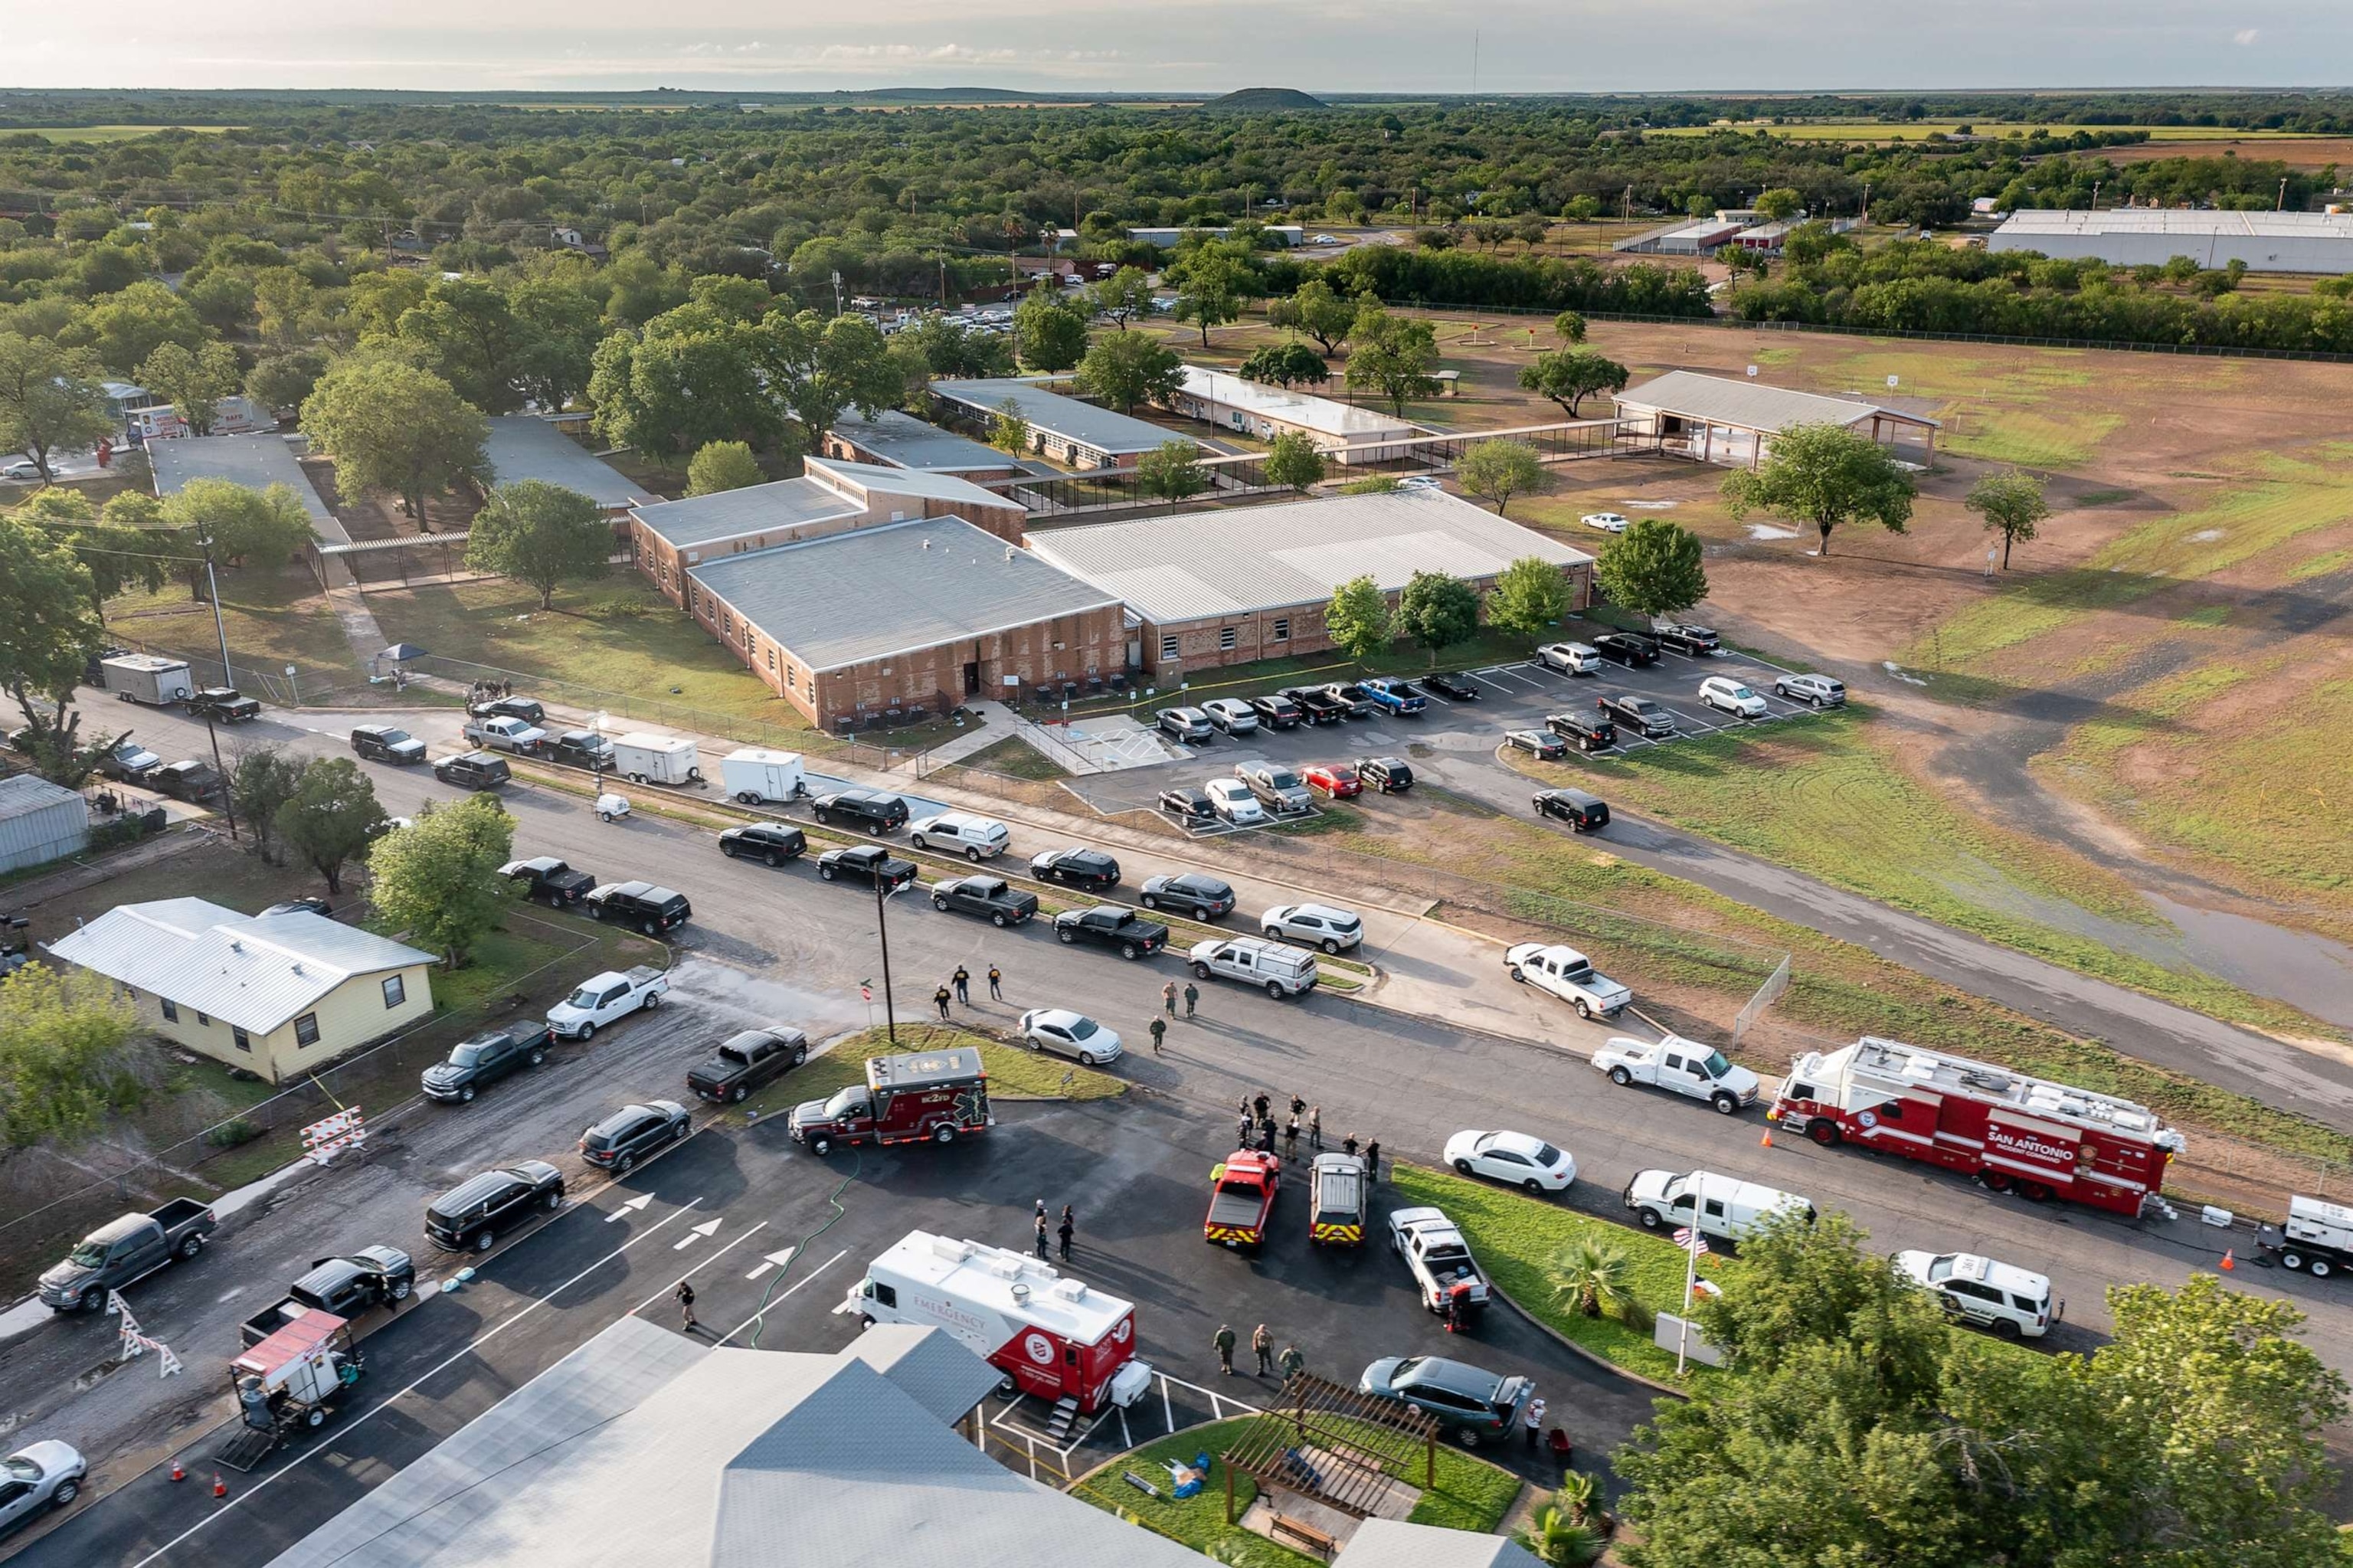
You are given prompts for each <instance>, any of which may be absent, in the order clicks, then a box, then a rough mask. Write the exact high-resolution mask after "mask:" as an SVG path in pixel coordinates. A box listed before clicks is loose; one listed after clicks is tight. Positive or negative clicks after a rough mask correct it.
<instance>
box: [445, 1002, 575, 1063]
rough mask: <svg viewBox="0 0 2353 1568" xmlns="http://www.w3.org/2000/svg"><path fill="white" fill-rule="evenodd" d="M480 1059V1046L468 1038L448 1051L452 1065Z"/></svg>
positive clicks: (474, 1061) (475, 1061)
mask: <svg viewBox="0 0 2353 1568" xmlns="http://www.w3.org/2000/svg"><path fill="white" fill-rule="evenodd" d="M575 994H577V993H575ZM481 1059H482V1047H480V1045H477V1044H474V1043H473V1042H472V1041H470V1040H469V1041H468V1042H466V1044H463V1045H460V1046H459V1047H458V1048H457V1049H456V1050H455V1051H452V1052H450V1053H449V1065H451V1066H453V1067H470V1066H473V1065H475V1064H477V1063H479V1062H480V1061H481Z"/></svg>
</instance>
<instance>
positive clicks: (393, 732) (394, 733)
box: [384, 729, 408, 746]
mask: <svg viewBox="0 0 2353 1568" xmlns="http://www.w3.org/2000/svg"><path fill="white" fill-rule="evenodd" d="M407 739H408V732H407V731H406V730H405V729H388V730H385V732H384V743H385V745H386V746H399V745H402V744H404V743H405V742H406V740H407Z"/></svg>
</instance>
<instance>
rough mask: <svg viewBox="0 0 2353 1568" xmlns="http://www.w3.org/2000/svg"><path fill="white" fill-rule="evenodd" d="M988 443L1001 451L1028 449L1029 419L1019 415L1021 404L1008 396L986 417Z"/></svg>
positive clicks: (1022, 450) (1023, 450) (1024, 450)
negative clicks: (994, 411) (995, 410)
mask: <svg viewBox="0 0 2353 1568" xmlns="http://www.w3.org/2000/svg"><path fill="white" fill-rule="evenodd" d="M988 444H989V445H990V446H993V447H995V448H996V449H997V450H998V451H1001V452H1026V451H1028V450H1029V420H1027V419H1025V418H1022V417H1021V405H1020V404H1018V403H1017V402H1015V401H1014V400H1013V399H1012V398H1010V397H1008V398H1007V399H1005V401H1004V402H1002V403H999V404H998V405H997V412H996V413H994V414H991V415H990V416H989V417H988Z"/></svg>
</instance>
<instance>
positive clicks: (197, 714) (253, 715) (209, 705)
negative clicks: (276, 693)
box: [187, 686, 261, 724]
mask: <svg viewBox="0 0 2353 1568" xmlns="http://www.w3.org/2000/svg"><path fill="white" fill-rule="evenodd" d="M187 702H188V716H189V717H190V718H206V717H210V718H212V719H213V720H215V721H216V722H217V723H220V724H243V723H244V722H245V721H246V720H248V719H257V718H259V717H260V716H261V705H260V704H259V703H257V702H255V701H254V700H253V699H252V698H251V697H248V696H247V695H246V694H244V693H242V692H240V691H238V690H237V688H236V687H235V686H206V687H204V688H203V689H202V690H200V691H194V692H190V693H189V694H188V698H187Z"/></svg>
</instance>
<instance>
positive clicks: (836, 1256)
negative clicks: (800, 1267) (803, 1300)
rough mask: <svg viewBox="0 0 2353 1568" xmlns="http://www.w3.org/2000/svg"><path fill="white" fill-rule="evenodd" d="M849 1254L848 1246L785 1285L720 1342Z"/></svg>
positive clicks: (728, 1331) (756, 1320)
mask: <svg viewBox="0 0 2353 1568" xmlns="http://www.w3.org/2000/svg"><path fill="white" fill-rule="evenodd" d="M848 1256H849V1248H848V1247H843V1248H842V1249H841V1250H840V1251H839V1252H838V1253H835V1254H834V1255H832V1256H831V1257H829V1258H827V1259H826V1260H825V1261H824V1262H823V1263H820V1264H818V1266H816V1267H815V1268H812V1269H810V1270H809V1271H808V1272H807V1274H804V1275H802V1276H801V1277H799V1278H798V1279H797V1280H795V1281H793V1283H792V1284H790V1285H789V1286H786V1287H785V1292H784V1295H783V1296H778V1297H777V1298H776V1300H774V1301H769V1302H765V1303H764V1304H763V1305H762V1306H761V1308H760V1309H759V1310H758V1311H757V1312H754V1313H753V1314H752V1315H751V1316H750V1317H749V1318H746V1319H744V1320H743V1321H742V1322H740V1323H738V1324H736V1325H735V1326H734V1327H733V1328H732V1329H730V1330H727V1338H726V1339H724V1340H720V1341H719V1342H720V1343H721V1344H725V1343H726V1342H727V1340H732V1339H733V1338H734V1337H735V1336H736V1335H738V1334H740V1333H742V1332H743V1331H744V1330H746V1329H748V1328H750V1327H751V1326H752V1325H753V1324H754V1323H756V1322H758V1321H759V1320H760V1319H763V1318H765V1317H766V1316H767V1315H768V1308H771V1307H774V1306H776V1304H777V1303H778V1302H781V1301H782V1300H784V1298H785V1297H786V1296H790V1295H791V1294H792V1293H793V1292H794V1291H796V1290H798V1289H799V1288H800V1287H802V1286H804V1285H807V1283H808V1282H809V1281H810V1280H812V1279H815V1278H816V1277H818V1275H820V1274H823V1273H824V1272H825V1271H826V1270H827V1269H828V1268H831V1267H832V1266H834V1265H835V1264H837V1263H839V1262H840V1261H841V1260H842V1259H843V1258H845V1257H848Z"/></svg>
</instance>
